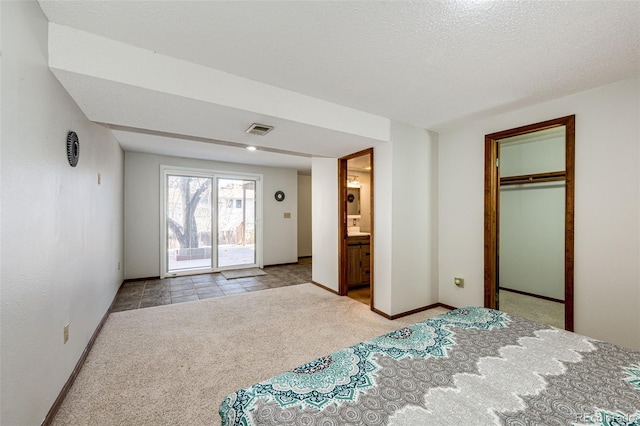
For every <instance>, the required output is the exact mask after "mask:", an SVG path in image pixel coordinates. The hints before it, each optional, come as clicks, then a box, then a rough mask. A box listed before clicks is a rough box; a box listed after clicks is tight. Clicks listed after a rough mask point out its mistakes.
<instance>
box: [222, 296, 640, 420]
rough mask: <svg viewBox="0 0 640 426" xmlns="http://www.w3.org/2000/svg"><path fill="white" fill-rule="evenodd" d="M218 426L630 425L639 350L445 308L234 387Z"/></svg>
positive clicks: (495, 314) (639, 385) (636, 412)
mask: <svg viewBox="0 0 640 426" xmlns="http://www.w3.org/2000/svg"><path fill="white" fill-rule="evenodd" d="M220 416H221V418H222V424H223V425H225V426H226V425H229V426H231V425H255V426H257V425H308V426H311V425H323V426H325V425H580V426H582V425H616V426H621V425H625V426H630V425H635V426H640V353H639V352H634V351H630V350H627V349H624V348H620V347H618V346H615V345H612V344H609V343H605V342H601V341H598V340H594V339H590V338H587V337H584V336H581V335H579V334H575V333H571V332H567V331H564V330H559V329H556V328H552V327H549V326H546V325H542V324H538V323H535V322H531V321H528V320H525V319H523V318H519V317H516V316H511V315H508V314H505V313H503V312H500V311H495V310H491V309H485V308H479V307H467V308H462V309H456V310H453V311H451V312H448V313H446V314H443V315H440V316H437V317H434V318H430V319H428V320H426V321H424V322H419V323H416V324H413V325H410V326H408V327H404V328H401V329H399V330H396V331H394V332H391V333H389V334H386V335H384V336H380V337H376V338H374V339H371V340H368V341H366V342H362V343H359V344H357V345H354V346H351V347H348V348H345V349H343V350H340V351H338V352H335V353H332V354H330V355H327V356H324V357H322V358H319V359H317V360H315V361H312V362H309V363H307V364H304V365H301V366H299V367H297V368H294V369H293V370H291V371H288V372H286V373H283V374H281V375H278V376H276V377H273V378H271V379H269V380H265V381H263V382H260V383H257V384H255V385H253V386H250V387H248V388H245V389H241V390H239V391H237V392H234V393H233V394H231V395H229V396H227V397H226V398H225V400H224V401H223V402H222V404H221V405H220Z"/></svg>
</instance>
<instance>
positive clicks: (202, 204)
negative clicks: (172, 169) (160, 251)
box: [166, 174, 213, 272]
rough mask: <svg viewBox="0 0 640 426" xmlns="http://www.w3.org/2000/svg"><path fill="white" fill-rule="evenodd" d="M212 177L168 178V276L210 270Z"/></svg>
mask: <svg viewBox="0 0 640 426" xmlns="http://www.w3.org/2000/svg"><path fill="white" fill-rule="evenodd" d="M212 181H213V179H212V178H210V177H197V176H181V175H170V174H169V175H167V182H166V188H167V192H166V223H167V234H166V235H167V253H166V254H167V269H168V272H177V271H184V270H188V269H203V268H204V269H211V268H212V267H213V265H212V263H211V259H212V255H211V232H212V229H211V225H212V202H211V186H212Z"/></svg>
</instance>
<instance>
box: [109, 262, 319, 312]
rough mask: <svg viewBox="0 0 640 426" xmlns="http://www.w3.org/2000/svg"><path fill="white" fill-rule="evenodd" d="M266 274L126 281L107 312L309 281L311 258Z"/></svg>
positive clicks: (274, 267) (271, 270)
mask: <svg viewBox="0 0 640 426" xmlns="http://www.w3.org/2000/svg"><path fill="white" fill-rule="evenodd" d="M264 272H266V273H267V275H261V276H257V277H247V278H237V279H231V280H227V279H226V278H225V277H224V276H223V275H222V274H221V273H213V274H202V275H190V276H183V277H176V278H166V279H162V280H161V279H151V280H140V281H129V282H126V283H125V284H124V285H123V286H122V288H121V289H120V293H119V294H118V298H117V299H116V303H115V304H114V305H113V308H112V309H111V312H119V311H128V310H131V309H140V308H148V307H151V306H160V305H169V304H172V303H181V302H190V301H194V300H202V299H210V298H212V297H221V296H228V295H231V294H239V293H246V292H249V291H257V290H265V289H268V288H276V287H285V286H289V285H296V284H303V283H308V282H311V258H301V259H299V261H298V263H297V264H292V265H279V266H267V267H265V268H264Z"/></svg>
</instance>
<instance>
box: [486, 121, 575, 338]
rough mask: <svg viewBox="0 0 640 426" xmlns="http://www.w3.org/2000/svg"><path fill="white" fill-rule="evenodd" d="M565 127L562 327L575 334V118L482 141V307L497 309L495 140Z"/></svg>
mask: <svg viewBox="0 0 640 426" xmlns="http://www.w3.org/2000/svg"><path fill="white" fill-rule="evenodd" d="M560 126H565V129H566V130H565V171H566V181H565V182H566V189H565V191H566V192H565V227H564V269H565V270H564V325H565V329H566V330H569V331H573V330H574V323H573V284H574V283H573V273H574V223H573V216H574V191H575V115H569V116H566V117H560V118H556V119H553V120H547V121H543V122H540V123H535V124H530V125H528V126H522V127H517V128H515V129H510V130H504V131H501V132H497V133H491V134H489V135H486V136H485V137H484V141H485V145H484V146H485V150H484V152H485V158H484V164H485V169H484V306H485V307H487V308H493V309H495V308H496V287H497V284H498V272H499V271H498V253H499V251H498V249H499V247H498V242H499V240H498V237H499V225H498V224H499V216H500V214H499V213H500V210H499V206H500V196H499V194H500V181H499V180H500V179H499V171H498V167H497V165H498V162H497V161H498V153H499V151H498V140H500V139H505V138H509V137H513V136H519V135H524V134H527V133H532V132H536V131H540V130H545V129H550V128H553V127H560Z"/></svg>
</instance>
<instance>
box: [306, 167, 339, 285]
mask: <svg viewBox="0 0 640 426" xmlns="http://www.w3.org/2000/svg"><path fill="white" fill-rule="evenodd" d="M311 170H312V172H311V186H312V188H313V189H312V218H311V222H312V228H313V265H312V273H311V274H312V280H313V281H315V282H317V283H318V284H322V285H323V286H325V287H328V288H330V289H332V290H335V291H338V160H337V159H336V158H313V159H312V161H311Z"/></svg>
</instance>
